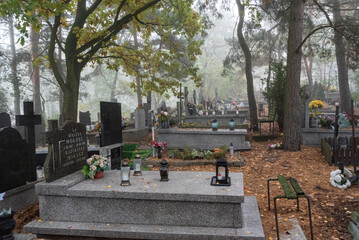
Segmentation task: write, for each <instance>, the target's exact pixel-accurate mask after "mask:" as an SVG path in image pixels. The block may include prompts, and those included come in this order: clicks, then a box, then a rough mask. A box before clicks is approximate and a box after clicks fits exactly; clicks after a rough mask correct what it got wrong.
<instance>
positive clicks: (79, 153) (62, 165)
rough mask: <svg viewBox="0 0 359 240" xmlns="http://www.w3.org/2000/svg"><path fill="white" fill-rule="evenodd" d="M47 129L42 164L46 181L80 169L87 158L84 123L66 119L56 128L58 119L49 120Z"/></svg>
mask: <svg viewBox="0 0 359 240" xmlns="http://www.w3.org/2000/svg"><path fill="white" fill-rule="evenodd" d="M49 129H50V131H49V132H47V133H46V141H47V143H48V144H49V149H48V154H47V156H46V160H45V164H44V169H45V177H46V182H52V181H54V180H56V179H59V178H62V177H64V176H66V175H68V174H71V173H73V172H76V171H78V170H81V169H82V167H83V166H84V165H85V164H86V159H87V141H86V127H85V125H83V124H82V123H75V122H72V121H66V122H65V124H64V126H63V127H62V128H61V129H58V121H57V120H50V121H49Z"/></svg>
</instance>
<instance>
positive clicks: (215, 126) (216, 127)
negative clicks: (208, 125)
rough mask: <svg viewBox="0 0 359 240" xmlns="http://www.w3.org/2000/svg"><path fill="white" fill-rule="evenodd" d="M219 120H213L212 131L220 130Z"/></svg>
mask: <svg viewBox="0 0 359 240" xmlns="http://www.w3.org/2000/svg"><path fill="white" fill-rule="evenodd" d="M218 125H219V124H218V121H217V119H214V120H213V121H212V131H217V130H218Z"/></svg>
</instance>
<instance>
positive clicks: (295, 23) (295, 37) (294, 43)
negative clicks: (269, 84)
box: [283, 0, 305, 151]
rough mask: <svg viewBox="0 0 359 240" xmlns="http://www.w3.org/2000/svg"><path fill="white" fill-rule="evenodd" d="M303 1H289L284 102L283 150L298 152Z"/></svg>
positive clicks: (299, 143)
mask: <svg viewBox="0 0 359 240" xmlns="http://www.w3.org/2000/svg"><path fill="white" fill-rule="evenodd" d="M304 4H305V1H304V0H291V1H290V19H289V33H288V53H287V79H286V86H285V89H286V95H285V102H284V137H283V147H284V149H287V150H291V151H298V150H300V145H301V140H300V126H301V125H300V119H301V117H300V106H301V99H300V72H301V59H302V52H301V49H298V47H299V46H300V44H301V42H302V33H303V15H304Z"/></svg>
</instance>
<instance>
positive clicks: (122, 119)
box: [121, 117, 128, 130]
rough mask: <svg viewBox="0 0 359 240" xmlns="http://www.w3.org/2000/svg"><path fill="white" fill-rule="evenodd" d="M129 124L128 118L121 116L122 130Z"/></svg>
mask: <svg viewBox="0 0 359 240" xmlns="http://www.w3.org/2000/svg"><path fill="white" fill-rule="evenodd" d="M127 126H128V124H127V122H126V119H124V118H123V117H122V118H121V128H122V130H124V129H125V128H126V127H127Z"/></svg>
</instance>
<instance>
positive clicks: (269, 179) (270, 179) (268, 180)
mask: <svg viewBox="0 0 359 240" xmlns="http://www.w3.org/2000/svg"><path fill="white" fill-rule="evenodd" d="M276 180H278V179H273V178H268V179H267V193H268V211H270V191H269V182H270V181H276Z"/></svg>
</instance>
